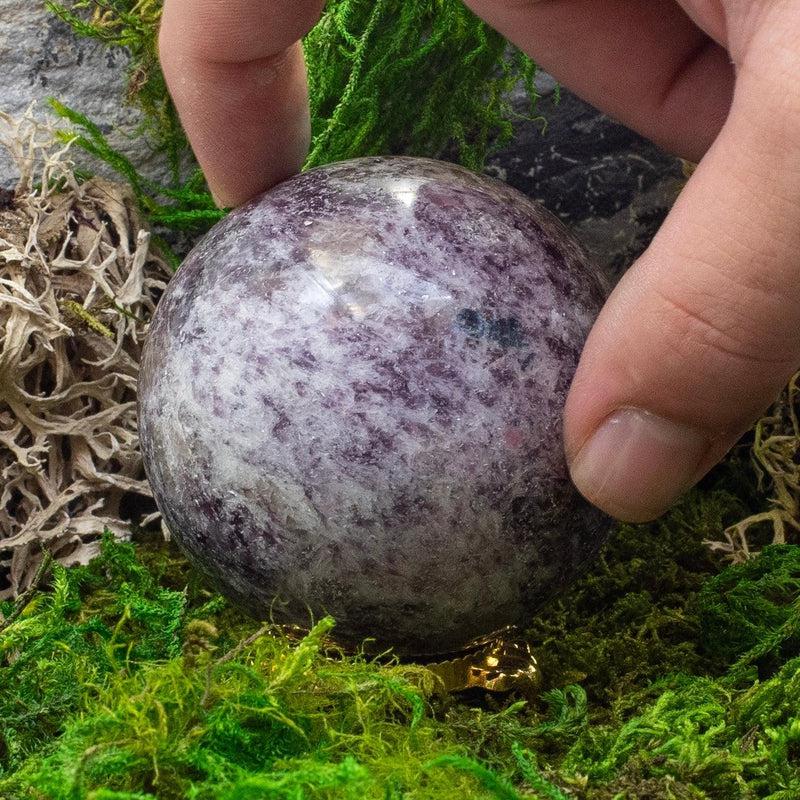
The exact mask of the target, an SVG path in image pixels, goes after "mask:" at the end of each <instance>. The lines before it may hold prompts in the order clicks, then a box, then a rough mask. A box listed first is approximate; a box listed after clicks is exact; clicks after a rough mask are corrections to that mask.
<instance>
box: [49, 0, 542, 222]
mask: <svg viewBox="0 0 800 800" xmlns="http://www.w3.org/2000/svg"><path fill="white" fill-rule="evenodd" d="M47 5H48V7H49V8H50V9H51V10H52V11H53V12H54V13H56V14H57V15H58V16H59V17H60V18H61V19H63V20H65V21H66V22H67V23H69V24H70V25H71V26H72V27H73V29H74V30H75V32H76V33H77V34H78V35H80V36H86V37H91V38H95V39H98V40H100V41H102V42H104V43H105V44H107V45H109V46H121V47H125V48H127V50H128V51H129V53H130V55H131V62H130V67H129V92H128V97H127V100H128V101H129V102H131V103H134V104H136V105H137V106H138V107H139V108H141V110H142V111H143V119H144V121H143V132H144V133H145V134H147V135H148V136H149V137H150V139H151V141H152V142H153V146H154V148H155V149H157V150H159V151H161V152H162V153H163V154H164V155H165V157H166V158H167V160H168V163H169V165H170V167H171V170H172V176H173V181H172V183H171V185H169V186H160V185H156V184H153V183H152V182H150V181H146V180H145V179H144V178H142V177H141V176H140V175H139V174H138V172H137V170H136V169H135V167H134V166H133V165H132V164H131V163H130V162H129V161H128V160H127V159H125V158H124V157H123V156H121V155H120V154H119V153H116V152H115V151H114V150H112V149H111V148H110V147H109V146H108V144H107V142H106V141H105V138H104V137H103V135H102V133H101V132H100V130H99V129H98V128H97V127H96V126H94V125H93V124H92V123H91V121H90V120H88V119H87V118H86V117H85V116H83V115H82V114H81V113H80V109H77V110H73V109H68V108H66V107H64V106H63V105H60V104H58V103H56V105H55V107H56V111H57V112H58V113H59V114H61V116H63V117H64V118H66V119H68V120H69V121H70V122H72V123H73V124H74V125H76V126H77V127H78V129H79V131H78V134H77V138H76V139H75V141H76V142H77V144H78V145H80V146H82V147H83V148H84V149H86V150H88V151H89V152H90V153H92V154H93V155H95V156H97V157H98V158H100V159H101V160H103V161H105V162H106V163H108V164H109V165H110V166H111V167H112V168H113V169H115V170H116V171H117V172H119V173H120V174H121V175H122V176H124V178H125V179H126V180H127V181H129V182H130V183H131V185H132V186H133V187H134V190H135V191H136V194H137V199H138V200H139V202H140V204H141V206H142V207H143V209H144V210H145V212H147V213H148V214H149V216H150V220H151V222H152V223H153V224H154V225H157V226H165V227H167V228H171V229H179V230H183V229H186V228H189V229H191V230H195V231H197V230H203V229H205V228H207V227H209V226H210V225H211V224H213V223H214V222H216V221H217V220H218V219H219V218H220V216H221V213H220V212H219V211H217V209H216V208H215V207H214V204H213V202H212V200H211V197H210V195H209V194H208V192H207V191H206V189H205V187H204V184H203V178H202V175H201V174H200V173H199V172H198V171H194V172H192V174H191V176H190V177H189V179H188V181H182V180H181V179H180V172H181V169H180V168H181V165H183V164H185V163H187V162H189V163H192V160H191V154H190V151H189V148H188V144H187V141H186V137H185V135H184V133H183V131H182V129H181V127H180V123H179V121H178V118H177V115H176V113H175V110H174V108H173V106H172V103H171V101H170V99H169V95H168V93H167V88H166V84H165V82H164V79H163V76H162V74H161V71H160V68H159V65H158V59H157V44H156V41H157V32H158V24H159V19H160V13H161V0H72V2H70V3H60V2H54V0H48V3H47ZM303 46H304V51H305V55H306V61H307V63H308V73H309V95H310V103H311V122H312V142H311V152H310V154H309V156H308V159H307V161H306V164H305V168H309V167H313V166H318V165H320V164H325V163H328V162H331V161H338V160H341V159H345V158H353V157H356V156H363V155H373V154H378V153H381V154H385V153H395V154H397V153H406V154H413V155H418V156H432V157H435V156H442V155H447V156H448V157H449V158H451V159H453V160H456V161H460V162H461V163H463V164H465V165H466V166H469V167H471V168H473V169H479V168H480V167H481V166H482V165H483V163H484V161H485V159H486V156H487V154H488V152H489V151H490V149H491V148H492V147H495V146H500V145H502V144H503V143H505V142H507V141H508V140H509V139H510V137H511V134H512V126H511V119H512V118H513V117H514V116H516V113H515V112H514V110H513V109H512V107H511V104H510V100H509V98H510V93H511V91H512V90H513V89H514V87H515V86H516V85H517V83H519V82H520V81H521V82H522V84H523V85H524V87H525V88H526V89H527V91H528V96H529V98H530V113H531V114H533V113H534V108H535V102H536V91H535V88H534V85H533V78H534V75H535V71H536V68H535V65H534V64H533V62H532V61H530V59H528V58H527V57H526V56H524V55H523V54H522V53H520V52H513V53H512V52H511V51H510V50H509V45H508V44H507V43H506V41H505V40H504V39H503V38H502V37H501V36H500V35H499V34H497V33H496V32H494V31H493V30H491V29H490V28H489V27H487V26H486V25H484V24H483V23H482V22H481V21H480V20H478V18H477V17H475V16H474V15H473V14H472V13H471V12H470V11H468V10H467V9H466V8H465V6H464V5H463V4H462V3H461V0H414V2H409V0H379V1H378V2H374V0H329V2H328V4H327V6H326V8H325V11H324V12H323V15H322V18H321V19H320V21H319V23H318V24H317V25H316V26H315V27H314V28H313V30H312V31H311V32H310V33H309V34H308V35H307V36H306V37H305V39H304V41H303ZM410 108H413V109H414V115H413V120H412V121H411V122H409V109H410Z"/></svg>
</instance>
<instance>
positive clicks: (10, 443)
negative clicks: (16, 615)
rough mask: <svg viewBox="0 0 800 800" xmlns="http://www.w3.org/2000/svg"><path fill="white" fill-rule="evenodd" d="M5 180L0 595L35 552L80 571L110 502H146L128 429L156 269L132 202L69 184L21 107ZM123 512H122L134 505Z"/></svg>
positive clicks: (0, 238)
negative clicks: (13, 171)
mask: <svg viewBox="0 0 800 800" xmlns="http://www.w3.org/2000/svg"><path fill="white" fill-rule="evenodd" d="M0 146H3V147H5V148H6V149H7V150H8V151H9V152H10V154H11V156H12V157H13V159H14V162H15V163H16V165H17V167H18V170H19V180H18V183H17V187H16V190H15V192H14V193H13V196H11V195H9V194H8V193H0V598H5V597H10V596H14V595H16V594H17V593H19V592H20V591H22V590H24V589H25V588H26V586H27V585H28V584H29V583H30V581H31V580H32V578H33V576H34V574H35V572H36V568H37V566H38V564H39V562H40V560H41V557H42V550H43V548H46V549H47V550H49V551H50V552H51V553H52V554H53V555H54V556H55V558H57V559H58V560H59V561H61V562H62V563H78V562H85V561H87V560H88V559H89V558H91V557H92V556H93V555H94V554H95V552H96V549H97V541H98V536H99V534H101V533H102V531H103V528H104V527H108V528H111V529H112V530H114V531H116V532H117V533H119V534H120V535H124V533H125V531H126V530H127V529H128V524H127V523H126V522H123V519H122V515H123V513H124V508H123V507H122V505H123V500H124V499H125V498H128V499H130V498H131V497H135V496H137V495H138V496H144V497H149V496H151V492H150V489H149V486H148V484H147V482H146V480H145V477H144V472H143V469H142V460H141V456H140V454H139V449H138V436H137V427H136V408H135V400H136V379H137V373H138V365H139V357H140V353H141V346H142V337H143V333H144V330H145V327H146V324H147V321H148V320H149V318H150V315H151V314H152V311H153V309H154V307H155V303H156V301H157V299H158V296H159V295H160V293H161V292H162V291H163V289H164V286H165V285H166V282H167V280H168V278H169V275H170V269H169V268H168V266H167V265H166V264H165V262H164V261H163V260H161V259H160V258H158V256H157V255H155V254H154V253H153V252H152V251H151V249H150V248H149V243H150V242H149V240H150V235H149V233H148V231H147V230H145V229H144V228H143V226H142V221H141V220H140V218H139V216H138V214H137V211H136V206H135V203H134V200H133V197H132V195H131V193H130V191H129V190H128V188H127V187H126V186H124V185H121V184H118V183H114V182H111V181H108V180H105V179H102V178H92V179H90V180H88V181H85V182H81V181H79V180H78V179H77V178H76V176H75V173H74V171H73V167H74V165H73V164H72V162H71V161H70V159H69V146H65V145H63V144H61V143H58V142H57V140H56V138H55V136H54V133H53V131H52V129H51V128H50V127H49V126H48V125H47V124H45V123H42V122H40V121H37V119H36V118H35V117H34V116H33V114H32V112H31V111H29V112H28V113H27V114H25V115H24V116H23V117H22V118H20V119H12V118H11V117H9V116H8V115H5V114H2V113H0ZM134 505H135V503H134Z"/></svg>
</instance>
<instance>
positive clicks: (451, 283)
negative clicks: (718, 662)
mask: <svg viewBox="0 0 800 800" xmlns="http://www.w3.org/2000/svg"><path fill="white" fill-rule="evenodd" d="M602 300H603V290H602V288H601V284H600V282H599V280H598V277H597V274H596V272H595V271H594V270H593V269H592V268H591V267H590V266H589V265H588V264H587V262H586V260H585V258H584V256H583V255H582V254H581V252H580V251H579V249H578V248H577V247H576V245H575V244H574V243H573V242H572V241H571V240H570V238H569V236H568V235H567V233H566V231H565V230H564V228H563V227H562V226H561V225H560V223H558V222H557V221H556V220H555V219H554V218H553V217H551V216H550V215H549V214H548V213H547V212H546V211H545V210H543V209H542V208H541V207H539V206H537V205H535V204H534V203H532V202H531V201H530V200H528V199H527V198H525V197H524V196H523V195H521V194H519V193H518V192H516V191H514V190H513V189H511V188H509V187H508V186H506V185H504V184H503V183H501V182H499V181H496V180H493V179H490V178H487V177H484V176H480V175H476V174H473V173H471V172H469V171H467V170H465V169H463V168H460V167H456V166H453V165H451V164H446V163H442V162H437V161H431V160H426V159H412V158H364V159H357V160H353V161H346V162H342V163H337V164H332V165H330V166H327V167H323V168H320V169H315V170H312V171H309V172H306V173H304V174H302V175H299V176H297V177H294V178H292V179H290V180H288V181H286V182H285V183H282V184H280V185H279V186H276V187H275V188H274V189H272V190H270V191H268V192H267V193H266V194H264V195H262V196H261V197H259V198H257V199H256V200H254V201H252V202H250V203H249V204H248V205H246V206H244V207H242V208H240V209H238V210H236V211H234V212H233V213H231V214H230V215H229V216H228V217H227V218H226V219H224V220H223V221H222V222H220V223H219V224H218V225H217V226H216V227H215V228H214V229H213V230H212V231H211V232H210V233H209V234H208V235H207V236H206V237H205V238H204V239H203V240H202V241H201V242H200V243H199V244H198V245H197V247H195V249H194V250H193V251H192V253H191V254H190V255H189V256H188V258H187V259H186V261H185V263H184V264H183V265H182V266H181V268H180V270H179V271H178V273H177V275H176V276H175V277H174V278H173V280H172V282H171V283H170V284H169V286H168V288H167V290H166V292H165V294H164V296H163V298H162V300H161V302H160V303H159V305H158V308H157V310H156V313H155V316H154V317H153V321H152V325H151V328H150V331H149V335H148V338H147V342H146V347H145V352H144V357H143V362H142V369H141V377H140V382H139V424H140V433H141V444H142V450H143V453H144V460H145V467H146V470H147V474H148V476H149V478H150V482H151V484H152V487H153V491H154V493H155V497H156V500H157V502H158V506H159V508H160V509H161V511H162V512H163V515H164V518H165V520H166V523H167V525H168V527H169V529H170V530H171V531H172V533H173V535H174V537H175V538H176V539H177V541H178V542H179V544H180V545H181V546H182V547H183V549H184V550H185V551H186V553H187V554H188V556H189V558H190V560H191V561H192V562H193V563H195V564H196V565H197V566H199V567H200V568H201V569H202V570H204V571H205V572H206V573H207V574H208V575H209V576H210V577H211V578H212V579H213V581H214V582H215V583H216V585H217V586H218V587H219V588H220V589H221V590H222V591H223V592H224V593H225V594H227V595H228V596H230V597H232V598H234V599H235V600H237V601H239V602H241V603H242V604H243V605H244V606H245V607H246V608H248V609H249V610H250V611H251V612H252V613H253V614H255V615H257V616H260V617H262V618H267V617H270V616H271V617H272V618H274V619H275V620H277V621H289V622H295V623H299V624H308V622H309V619H310V616H311V615H313V616H314V617H315V618H318V617H319V616H320V615H323V614H331V615H333V616H334V617H335V619H336V621H337V626H336V629H335V635H336V637H338V639H339V640H340V641H341V642H342V643H344V644H349V645H354V644H359V643H360V642H362V640H364V639H365V638H370V639H372V640H373V644H372V648H373V649H374V648H384V647H394V648H395V650H396V651H397V652H398V653H401V654H427V655H435V654H441V653H447V652H453V651H455V650H458V649H459V648H461V647H462V646H464V645H465V644H467V643H468V642H469V641H470V640H472V639H474V638H475V637H479V636H482V635H484V634H488V633H490V632H492V631H493V630H496V629H498V628H500V627H503V626H505V625H508V624H512V623H524V622H525V620H526V619H529V618H530V615H531V614H532V612H534V611H535V609H536V608H537V607H538V606H539V605H540V604H541V603H542V602H544V601H545V600H547V599H548V598H550V597H551V596H553V595H554V594H555V593H556V592H558V591H559V590H560V589H562V588H563V587H564V586H565V585H566V584H567V583H568V582H569V581H570V580H571V579H573V578H574V577H575V575H576V573H577V572H578V571H579V570H580V568H581V566H582V565H583V564H585V563H586V562H587V560H589V559H591V558H592V557H593V556H594V555H595V554H596V552H597V550H598V548H599V546H600V545H601V544H602V541H603V539H604V537H605V535H606V533H607V530H608V526H607V524H606V521H605V519H604V518H603V516H602V515H601V513H600V512H599V511H597V510H595V509H594V508H592V507H590V506H589V505H588V504H587V503H586V502H585V501H584V500H583V499H582V498H581V497H580V496H579V495H578V493H577V492H576V491H575V489H574V488H573V486H572V484H571V483H570V480H569V477H568V473H567V468H566V464H565V461H564V455H563V445H562V426H561V415H562V410H563V406H564V400H565V397H566V394H567V390H568V388H569V385H570V381H571V379H572V375H573V373H574V371H575V367H576V365H577V362H578V356H579V354H580V351H581V348H582V346H583V343H584V340H585V338H586V335H587V333H588V331H589V328H590V326H591V324H592V322H593V320H594V318H595V316H596V315H597V312H598V310H599V309H600V306H601V303H602Z"/></svg>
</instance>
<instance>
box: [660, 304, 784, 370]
mask: <svg viewBox="0 0 800 800" xmlns="http://www.w3.org/2000/svg"><path fill="white" fill-rule="evenodd" d="M658 295H659V301H660V303H661V306H662V319H661V320H660V321H661V323H662V325H661V330H662V334H663V336H664V337H665V340H666V343H667V344H668V345H669V346H670V347H671V348H672V349H674V350H676V351H677V352H678V353H679V354H680V355H681V356H682V357H684V358H688V359H692V360H695V361H696V360H698V358H699V359H700V361H701V363H703V364H704V365H706V367H707V368H708V369H709V370H715V371H716V370H717V369H720V368H721V369H722V371H723V372H726V373H727V372H729V371H741V370H743V369H746V370H753V369H754V368H755V369H757V368H762V369H764V368H766V369H769V370H781V371H786V370H787V369H789V370H791V369H793V368H794V365H795V361H796V353H795V352H794V351H795V350H796V348H794V347H792V346H791V343H790V342H788V341H786V340H784V339H783V338H782V337H780V336H776V335H774V332H773V331H772V330H771V329H770V328H769V324H767V325H766V326H765V325H764V322H765V321H767V322H768V319H769V318H768V317H767V318H766V319H765V318H764V317H763V316H762V315H761V314H759V313H758V311H757V308H756V307H755V306H754V304H748V303H747V302H746V301H745V300H744V299H743V300H742V302H740V303H736V304H734V303H731V302H725V303H722V304H720V301H719V299H718V298H717V299H716V300H714V301H712V302H709V303H702V302H698V301H697V300H696V299H684V298H678V297H676V296H675V294H674V293H668V292H665V291H660V292H658Z"/></svg>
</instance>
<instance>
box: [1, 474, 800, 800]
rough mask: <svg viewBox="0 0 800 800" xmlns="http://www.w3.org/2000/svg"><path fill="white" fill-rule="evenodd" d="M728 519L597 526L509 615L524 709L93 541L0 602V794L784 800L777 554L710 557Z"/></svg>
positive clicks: (781, 569) (704, 502)
mask: <svg viewBox="0 0 800 800" xmlns="http://www.w3.org/2000/svg"><path fill="white" fill-rule="evenodd" d="M728 513H735V512H734V511H732V510H731V501H730V498H728V497H726V495H725V494H724V493H723V490H721V489H719V488H716V489H707V490H706V491H705V492H700V491H698V492H696V493H695V494H693V495H692V496H690V497H689V498H687V500H686V501H685V502H684V503H683V504H682V506H679V507H678V508H676V509H675V510H674V511H673V512H672V514H671V515H670V516H668V517H667V518H666V520H665V521H664V522H661V523H658V524H653V525H648V526H638V527H635V528H634V527H630V526H625V527H623V528H621V529H620V530H619V531H618V532H617V534H616V536H615V537H614V539H613V540H612V542H611V543H610V545H609V547H608V548H607V549H606V552H605V554H604V558H603V561H602V563H600V564H599V565H597V566H596V567H595V568H594V569H593V570H592V571H591V572H590V573H588V574H587V575H585V576H584V578H583V579H582V580H581V581H579V582H578V584H576V586H575V587H574V588H573V590H572V591H571V593H570V594H568V595H566V596H565V597H564V598H562V600H561V601H560V602H558V603H555V604H553V605H552V606H551V607H550V608H547V609H544V610H543V612H542V614H541V615H540V616H539V617H538V618H537V619H536V620H535V621H534V622H533V623H532V625H531V633H532V635H533V640H534V642H535V643H536V645H537V652H538V654H539V656H540V658H541V660H542V662H543V663H544V664H545V665H546V678H547V679H548V682H549V686H550V688H549V690H548V691H547V692H545V693H544V694H543V696H542V698H541V700H540V701H539V702H537V703H534V704H533V705H529V704H526V703H525V702H524V701H522V700H520V699H519V698H516V697H514V696H513V695H511V696H499V697H482V698H478V700H479V702H478V703H477V704H476V703H475V702H468V698H466V700H465V698H463V697H458V696H447V697H446V696H442V695H441V694H439V693H438V692H437V684H436V679H435V678H434V676H433V675H432V673H430V672H428V671H427V670H425V669H424V668H422V667H418V666H414V665H401V664H398V663H397V662H395V661H391V660H388V661H387V660H385V659H384V660H383V661H381V660H375V659H368V658H366V657H365V656H363V655H361V654H355V655H345V654H343V653H341V652H340V651H339V650H337V649H336V648H335V647H334V646H333V645H331V644H330V641H329V639H328V633H329V631H330V629H331V626H332V625H333V622H332V620H327V619H326V620H322V621H321V622H320V623H319V624H318V625H317V627H316V628H315V629H314V630H313V631H312V632H311V633H310V634H309V635H308V636H307V637H306V638H304V639H303V640H301V641H300V642H297V641H295V640H292V639H290V638H287V635H286V634H285V633H283V632H282V631H281V630H280V629H278V628H275V627H273V626H266V627H259V626H258V624H257V623H255V622H254V621H251V620H248V619H246V618H244V617H242V616H241V615H240V614H239V613H238V612H237V611H236V609H233V608H230V607H228V606H227V605H226V604H225V602H224V601H222V600H221V599H220V598H218V597H216V596H214V595H213V594H212V593H211V592H210V591H209V590H208V589H207V588H206V587H205V585H204V583H203V581H202V579H201V578H200V577H199V576H197V575H196V574H195V573H193V572H192V570H191V569H190V568H189V566H188V565H187V564H186V563H185V562H184V561H183V560H182V559H181V558H180V557H179V556H178V555H177V554H176V552H175V551H174V550H173V549H171V548H169V546H167V545H164V544H163V543H154V542H151V543H150V544H146V543H139V544H137V545H133V544H126V543H120V542H115V541H113V540H112V539H111V537H106V539H105V540H104V542H103V546H102V554H101V556H100V557H99V558H98V559H96V560H95V561H93V562H92V563H91V564H89V565H88V566H87V567H78V568H74V569H71V570H64V569H63V568H61V567H59V566H55V567H53V573H52V579H51V581H50V584H49V586H47V587H46V588H42V589H40V591H39V592H38V593H36V594H35V595H34V596H30V595H29V596H27V597H26V598H25V599H23V600H22V601H20V604H19V605H18V606H17V607H16V608H15V607H14V606H13V605H12V604H11V603H5V604H4V605H3V606H2V608H0V613H2V614H3V615H4V618H5V622H0V687H2V689H0V719H2V720H3V726H2V728H0V797H3V798H11V800H16V798H22V797H28V796H40V797H46V798H65V799H66V798H69V800H75V799H76V798H81V799H82V798H87V800H88V798H107V799H110V798H115V800H121V798H133V797H135V798H137V799H139V800H141V798H163V799H164V800H172V798H183V797H196V798H214V799H215V800H216V798H251V797H252V798H262V797H276V798H284V797H285V798H347V797H366V798H372V797H374V798H386V797H396V798H401V797H403V798H451V797H455V796H461V797H470V798H473V797H474V798H482V797H501V798H508V799H509V800H510V799H511V798H553V799H555V798H558V800H562V799H563V798H565V797H575V796H577V797H585V798H590V799H591V800H606V799H607V800H612V798H618V799H619V798H631V800H633V798H639V797H648V798H665V799H666V798H725V799H727V798H731V799H732V800H733V798H739V797H759V798H760V797H769V798H772V799H773V800H778V798H789V797H794V796H796V794H792V793H793V792H794V793H796V792H798V791H800V746H799V745H800V726H798V724H797V718H796V713H795V711H796V708H797V707H798V704H800V658H798V657H797V652H796V648H795V647H794V644H793V642H795V641H796V639H794V638H793V637H795V636H796V632H795V627H794V626H795V625H796V620H797V618H798V615H797V609H796V606H797V596H798V591H797V589H798V585H797V583H798V565H800V561H798V551H799V550H800V549H799V548H797V547H796V546H793V545H783V546H774V547H770V548H767V549H766V550H765V551H764V552H763V553H762V554H761V555H760V556H758V557H757V558H755V559H753V560H752V561H751V562H749V563H748V564H746V565H743V566H730V567H728V568H726V569H724V570H723V571H719V567H720V564H719V563H718V562H714V561H713V560H711V559H710V558H709V557H708V551H707V549H706V550H704V549H703V545H702V541H703V539H704V538H705V536H706V535H707V533H708V530H709V529H713V528H718V527H719V526H721V525H724V524H725V521H726V515H727V514H728ZM630 598H634V599H633V600H631V599H630ZM567 609H569V610H567ZM631 609H632V610H631ZM763 609H769V613H764V614H762V611H763ZM743 623H746V624H743ZM740 629H744V630H745V633H743V634H738V635H737V637H733V636H732V634H733V633H734V632H738V631H739V630H740ZM560 636H567V637H572V638H571V639H568V640H567V641H564V642H559V641H558V639H559V637H560ZM637 642H638V643H639V644H637ZM648 648H649V649H650V650H652V653H651V654H650V655H648ZM577 679H580V681H581V683H582V685H580V684H578V683H575V682H574V681H576V680H577ZM31 792H33V793H34V794H33V795H31V794H30V793H31ZM36 793H38V795H37V794H36Z"/></svg>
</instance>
